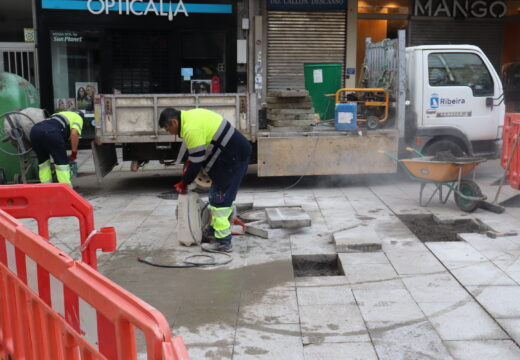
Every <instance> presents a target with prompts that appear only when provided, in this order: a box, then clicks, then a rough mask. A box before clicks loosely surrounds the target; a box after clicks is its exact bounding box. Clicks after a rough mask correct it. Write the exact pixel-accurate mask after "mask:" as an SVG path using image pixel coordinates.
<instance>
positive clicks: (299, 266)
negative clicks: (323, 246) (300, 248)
mask: <svg viewBox="0 0 520 360" xmlns="http://www.w3.org/2000/svg"><path fill="white" fill-rule="evenodd" d="M292 265H293V270H294V276H295V277H305V276H336V275H343V274H342V273H341V270H340V269H341V268H340V266H339V261H338V256H337V255H332V254H331V255H294V256H293V257H292Z"/></svg>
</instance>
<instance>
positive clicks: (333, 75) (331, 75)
mask: <svg viewBox="0 0 520 360" xmlns="http://www.w3.org/2000/svg"><path fill="white" fill-rule="evenodd" d="M303 70H304V76H305V89H307V90H308V91H309V94H310V96H311V99H312V106H314V111H315V112H316V113H318V114H319V116H320V119H321V120H330V119H334V108H335V106H336V100H335V98H334V97H327V96H325V95H326V94H336V91H338V90H339V89H340V88H341V75H342V72H343V64H341V63H321V64H304V65H303Z"/></svg>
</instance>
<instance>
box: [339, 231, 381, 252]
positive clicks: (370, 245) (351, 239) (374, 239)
mask: <svg viewBox="0 0 520 360" xmlns="http://www.w3.org/2000/svg"><path fill="white" fill-rule="evenodd" d="M332 237H333V239H334V242H335V243H336V251H337V252H338V253H344V252H374V251H380V250H381V241H380V240H379V236H378V235H377V233H376V232H375V230H374V229H373V228H372V227H371V226H356V227H354V228H352V229H348V230H343V231H337V232H335V233H334V234H333V235H332Z"/></svg>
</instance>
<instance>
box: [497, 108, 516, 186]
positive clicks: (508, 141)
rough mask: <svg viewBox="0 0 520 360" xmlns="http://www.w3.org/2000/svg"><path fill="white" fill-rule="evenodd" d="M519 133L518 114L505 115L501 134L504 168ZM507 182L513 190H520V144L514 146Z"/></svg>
mask: <svg viewBox="0 0 520 360" xmlns="http://www.w3.org/2000/svg"><path fill="white" fill-rule="evenodd" d="M519 131H520V114H519V113H507V114H506V116H505V119H504V129H503V134H502V141H503V143H502V158H501V164H502V167H503V168H505V167H506V166H507V162H508V160H509V156H510V154H511V151H512V150H513V147H514V144H515V140H516V138H517V136H518V134H519ZM507 182H508V183H509V185H510V186H511V187H513V188H515V189H520V144H518V145H517V146H516V149H515V152H514V154H513V158H512V159H511V164H510V165H509V171H508V174H507Z"/></svg>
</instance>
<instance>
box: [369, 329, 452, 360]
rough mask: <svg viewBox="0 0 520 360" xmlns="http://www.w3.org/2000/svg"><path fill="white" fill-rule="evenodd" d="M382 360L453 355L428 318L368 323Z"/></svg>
mask: <svg viewBox="0 0 520 360" xmlns="http://www.w3.org/2000/svg"><path fill="white" fill-rule="evenodd" d="M367 326H368V329H369V332H370V337H371V338H372V343H373V344H374V347H375V349H376V352H377V356H378V359H379V360H409V359H410V360H411V359H413V360H419V359H421V360H449V359H452V357H451V356H450V354H449V352H448V350H447V349H446V347H445V346H444V344H443V342H442V340H441V339H440V338H439V335H437V332H436V331H435V329H434V328H433V327H432V325H431V324H430V323H429V322H428V321H411V322H406V323H403V324H395V323H391V322H390V323H388V322H368V323H367Z"/></svg>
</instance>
